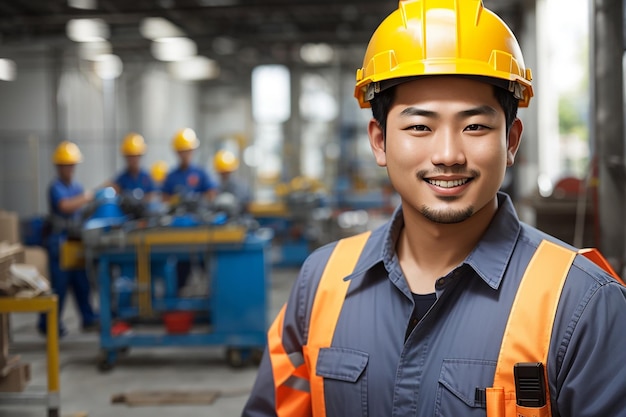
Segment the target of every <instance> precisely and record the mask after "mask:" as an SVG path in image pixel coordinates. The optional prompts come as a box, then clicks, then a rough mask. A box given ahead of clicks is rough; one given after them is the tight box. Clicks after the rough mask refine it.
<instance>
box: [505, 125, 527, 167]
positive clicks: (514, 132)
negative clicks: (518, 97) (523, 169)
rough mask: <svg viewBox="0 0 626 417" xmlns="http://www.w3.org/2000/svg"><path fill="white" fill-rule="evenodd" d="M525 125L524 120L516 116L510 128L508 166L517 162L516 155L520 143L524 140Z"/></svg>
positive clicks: (507, 153)
mask: <svg viewBox="0 0 626 417" xmlns="http://www.w3.org/2000/svg"><path fill="white" fill-rule="evenodd" d="M523 130H524V125H523V124H522V121H521V120H520V119H518V118H516V119H515V120H514V121H513V124H512V125H511V128H510V129H509V137H508V141H507V147H506V148H507V149H506V166H508V167H510V166H512V165H513V163H514V162H515V155H516V154H517V150H518V149H519V145H520V143H521V142H522V131H523Z"/></svg>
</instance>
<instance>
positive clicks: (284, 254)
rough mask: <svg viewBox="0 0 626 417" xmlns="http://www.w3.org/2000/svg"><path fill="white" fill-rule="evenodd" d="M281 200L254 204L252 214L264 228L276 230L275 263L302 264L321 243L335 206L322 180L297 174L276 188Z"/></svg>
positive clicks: (273, 249)
mask: <svg viewBox="0 0 626 417" xmlns="http://www.w3.org/2000/svg"><path fill="white" fill-rule="evenodd" d="M275 194H276V196H277V197H278V201H276V202H272V203H258V202H255V203H251V204H250V205H249V207H248V211H249V212H250V214H251V215H252V216H253V217H254V218H255V219H256V220H257V221H258V222H259V224H260V225H261V226H263V227H267V228H270V229H272V231H273V232H274V239H273V240H272V253H271V260H272V265H274V266H278V267H289V266H300V265H301V264H302V262H304V260H305V259H306V257H307V256H308V255H309V254H310V253H311V251H312V250H314V249H315V248H316V247H319V246H321V244H322V243H325V242H322V237H323V236H327V235H328V234H327V233H324V229H325V227H326V225H327V223H328V221H329V219H330V214H331V213H330V212H331V209H330V207H329V204H328V200H327V195H326V193H325V191H324V189H323V186H322V185H321V183H320V182H319V181H317V180H314V179H310V178H306V177H300V176H299V177H295V178H293V179H292V180H291V181H289V182H288V183H281V184H278V185H277V186H276V187H275Z"/></svg>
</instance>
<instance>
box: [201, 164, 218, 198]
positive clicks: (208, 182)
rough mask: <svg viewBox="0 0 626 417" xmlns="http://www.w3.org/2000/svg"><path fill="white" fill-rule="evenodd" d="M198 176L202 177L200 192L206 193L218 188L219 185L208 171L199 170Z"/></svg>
mask: <svg viewBox="0 0 626 417" xmlns="http://www.w3.org/2000/svg"><path fill="white" fill-rule="evenodd" d="M198 175H199V176H200V186H199V190H198V191H200V192H202V193H204V192H206V191H210V190H214V189H216V188H217V183H216V182H215V180H214V179H213V178H212V177H211V176H210V175H209V174H208V173H207V172H206V171H204V170H199V171H198Z"/></svg>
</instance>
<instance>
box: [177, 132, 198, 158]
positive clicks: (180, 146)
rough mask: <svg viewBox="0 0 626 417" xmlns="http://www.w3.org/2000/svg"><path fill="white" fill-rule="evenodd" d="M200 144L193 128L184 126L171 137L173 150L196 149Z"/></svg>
mask: <svg viewBox="0 0 626 417" xmlns="http://www.w3.org/2000/svg"><path fill="white" fill-rule="evenodd" d="M199 145H200V141H199V140H198V137H197V136H196V132H194V131H193V129H189V128H184V129H181V130H179V131H178V132H176V134H175V135H174V139H172V147H173V148H174V150H175V151H177V152H180V151H190V150H192V149H196V148H197V147H198V146H199Z"/></svg>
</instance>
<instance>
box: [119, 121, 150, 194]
mask: <svg viewBox="0 0 626 417" xmlns="http://www.w3.org/2000/svg"><path fill="white" fill-rule="evenodd" d="M146 149H147V145H146V141H145V140H144V138H143V136H141V135H140V134H139V133H135V132H132V133H129V134H128V135H126V137H125V138H124V140H123V141H122V145H121V146H120V152H121V153H122V156H123V157H124V159H125V160H126V169H125V170H124V172H122V173H120V174H119V175H118V176H117V178H115V181H114V183H113V187H114V188H115V189H116V191H117V192H118V193H119V194H131V195H132V196H133V197H135V198H136V199H138V200H141V199H148V198H149V197H150V194H151V193H152V192H153V191H154V190H155V186H154V182H153V181H152V177H151V176H150V174H148V172H147V171H146V170H144V169H143V168H142V167H141V157H142V156H143V155H144V154H145V153H146Z"/></svg>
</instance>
